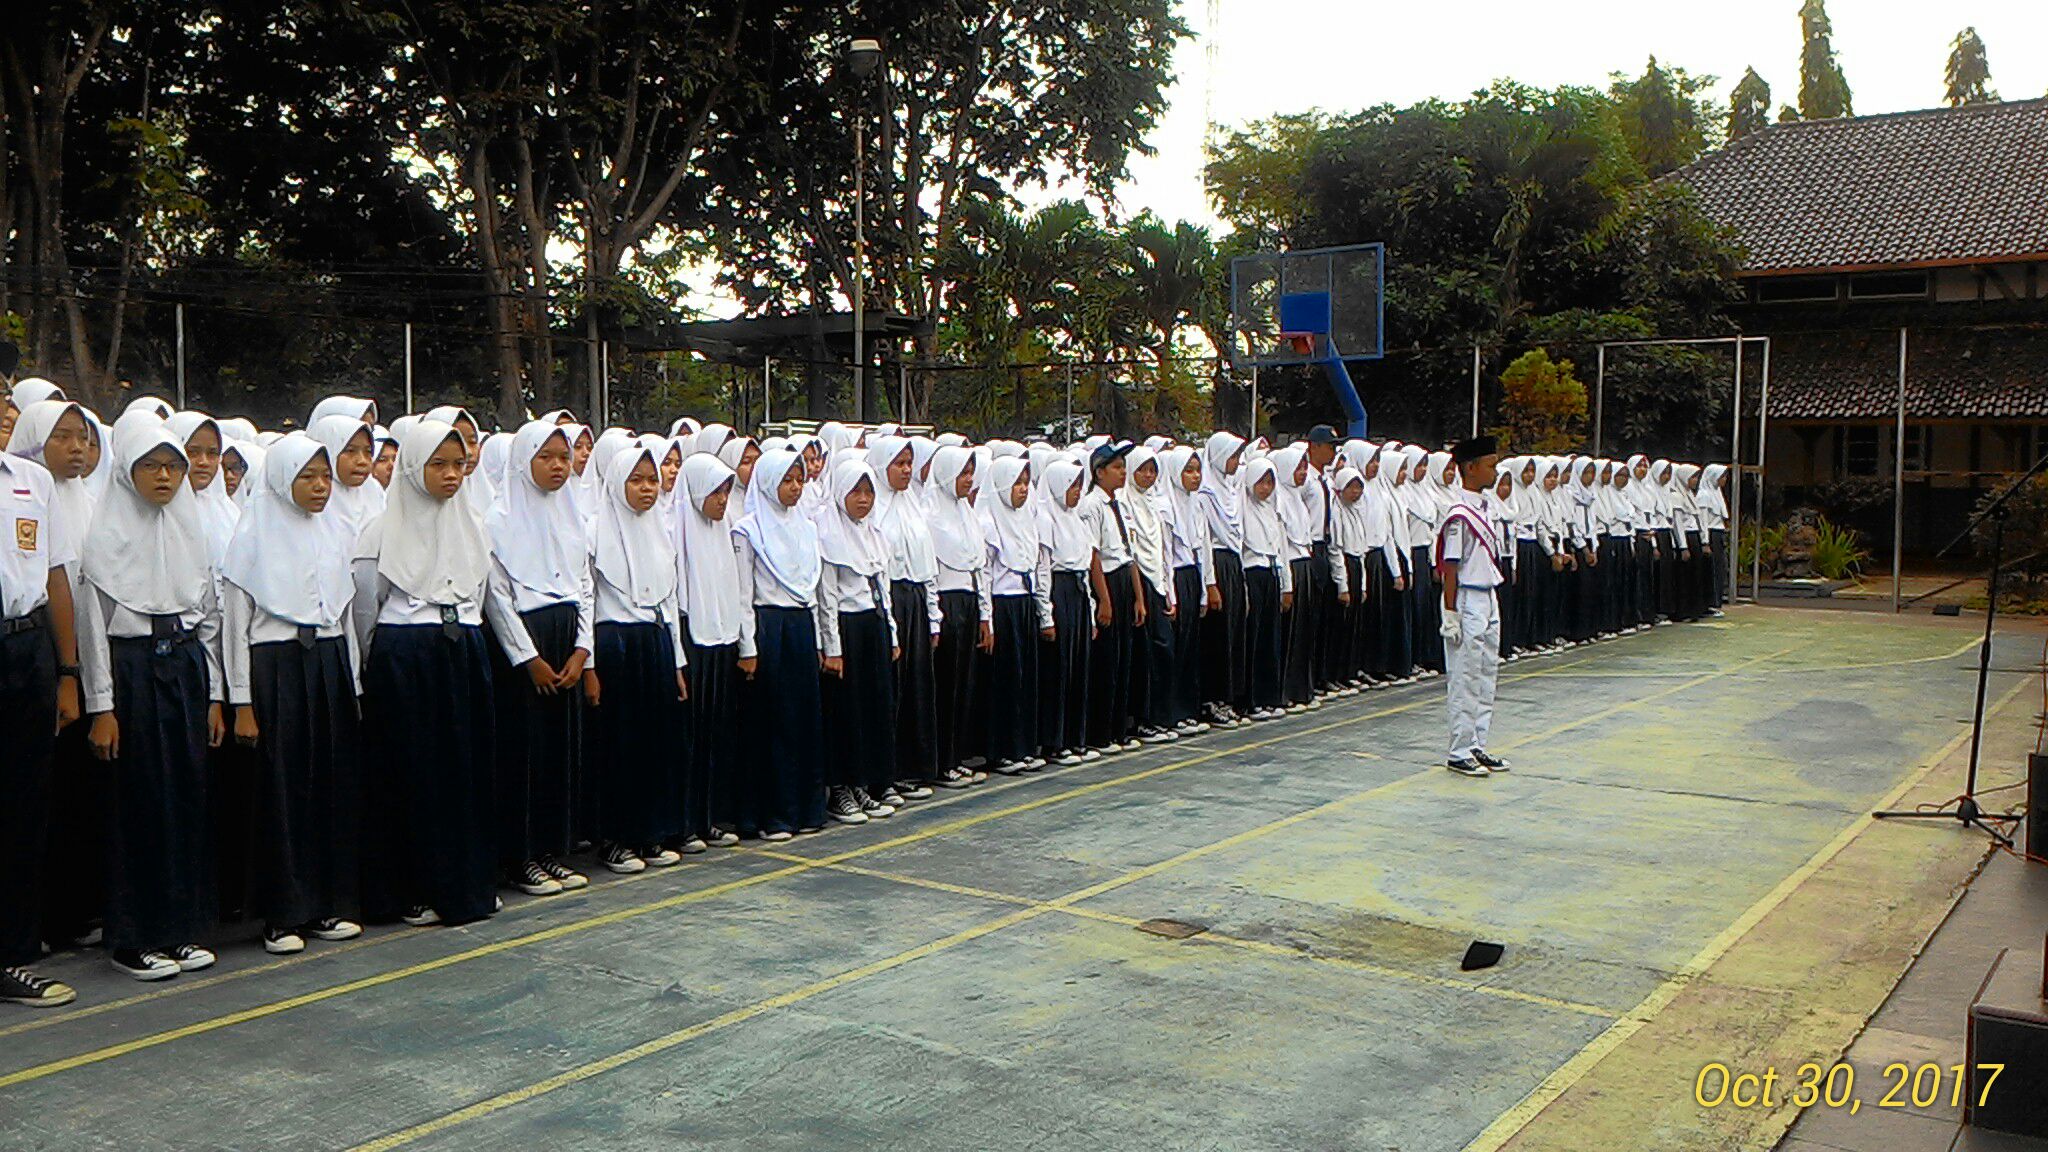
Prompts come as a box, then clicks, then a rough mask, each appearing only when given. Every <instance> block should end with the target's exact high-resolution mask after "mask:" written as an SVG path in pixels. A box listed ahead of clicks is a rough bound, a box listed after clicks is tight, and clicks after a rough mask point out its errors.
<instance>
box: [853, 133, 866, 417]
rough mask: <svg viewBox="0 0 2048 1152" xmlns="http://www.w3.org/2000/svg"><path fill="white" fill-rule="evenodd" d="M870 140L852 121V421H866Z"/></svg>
mask: <svg viewBox="0 0 2048 1152" xmlns="http://www.w3.org/2000/svg"><path fill="white" fill-rule="evenodd" d="M867 137H868V134H867V133H866V132H864V131H862V130H861V126H860V117H859V116H855V117H854V118H853V419H854V423H856V424H858V423H863V422H865V421H866V420H867V418H868V414H867V370H868V360H867V291H866V280H867V205H866V196H865V195H864V193H865V191H866V184H867Z"/></svg>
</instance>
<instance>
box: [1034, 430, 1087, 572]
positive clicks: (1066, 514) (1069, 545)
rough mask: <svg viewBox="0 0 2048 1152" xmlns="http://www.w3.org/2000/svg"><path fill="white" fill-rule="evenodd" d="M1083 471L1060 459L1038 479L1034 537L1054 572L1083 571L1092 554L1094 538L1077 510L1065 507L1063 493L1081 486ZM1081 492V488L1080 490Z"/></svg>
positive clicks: (1048, 467)
mask: <svg viewBox="0 0 2048 1152" xmlns="http://www.w3.org/2000/svg"><path fill="white" fill-rule="evenodd" d="M1087 471H1088V470H1087V469H1086V468H1084V467H1082V466H1081V465H1080V464H1079V463H1077V462H1075V461H1073V460H1069V459H1067V458H1066V457H1064V456H1062V457H1060V458H1059V459H1057V460H1054V461H1053V462H1052V463H1050V464H1047V465H1046V466H1045V475H1043V476H1041V477H1040V478H1039V480H1038V490H1039V493H1040V496H1039V500H1038V538H1039V540H1041V541H1043V542H1044V544H1045V546H1046V547H1047V548H1049V549H1051V550H1052V568H1053V571H1055V572H1085V571H1087V570H1088V565H1089V561H1090V560H1091V559H1093V558H1094V555H1095V536H1094V534H1092V533H1090V532H1089V531H1088V524H1087V522H1086V521H1084V520H1082V519H1081V513H1080V511H1079V508H1078V505H1079V503H1080V502H1079V501H1075V504H1076V505H1077V507H1074V508H1069V507H1067V493H1069V492H1071V491H1073V490H1074V485H1076V484H1080V483H1082V482H1083V481H1082V479H1081V478H1082V477H1083V476H1084V475H1086V474H1087ZM1084 491H1085V489H1084Z"/></svg>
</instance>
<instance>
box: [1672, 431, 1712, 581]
mask: <svg viewBox="0 0 2048 1152" xmlns="http://www.w3.org/2000/svg"><path fill="white" fill-rule="evenodd" d="M1664 475H1665V481H1664V490H1665V494H1666V499H1667V500H1668V502H1669V503H1670V505H1671V537H1672V546H1673V547H1674V548H1675V549H1676V550H1677V552H1678V563H1677V569H1676V573H1675V575H1676V581H1675V582H1676V584H1677V590H1676V591H1675V592H1674V594H1673V595H1672V603H1673V605H1674V606H1675V608H1676V611H1674V612H1673V613H1672V617H1671V618H1672V619H1674V620H1697V619H1699V618H1700V617H1702V616H1704V615H1706V614H1707V597H1708V595H1709V589H1710V588H1711V587H1712V584H1713V575H1712V573H1710V572H1709V571H1708V565H1709V564H1710V561H1708V559H1707V549H1706V528H1705V525H1704V522H1703V518H1702V516H1701V515H1700V505H1699V501H1698V500H1697V499H1696V498H1695V497H1694V496H1693V491H1692V485H1693V484H1694V483H1696V482H1697V481H1698V480H1699V475H1700V470H1699V466H1698V465H1697V464H1676V463H1670V462H1666V464H1665V465H1664Z"/></svg>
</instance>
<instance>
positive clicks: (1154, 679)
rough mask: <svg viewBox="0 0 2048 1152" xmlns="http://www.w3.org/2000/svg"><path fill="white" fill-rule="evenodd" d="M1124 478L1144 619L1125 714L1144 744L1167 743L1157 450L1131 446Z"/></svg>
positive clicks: (1167, 620) (1168, 659)
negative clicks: (1128, 702)
mask: <svg viewBox="0 0 2048 1152" xmlns="http://www.w3.org/2000/svg"><path fill="white" fill-rule="evenodd" d="M1124 464H1125V469H1124V470H1125V473H1126V474H1127V476H1128V478H1129V483H1128V485H1127V488H1128V491H1126V492H1125V499H1124V500H1122V501H1121V503H1122V504H1123V506H1124V512H1125V513H1126V518H1127V519H1128V520H1129V521H1130V524H1129V528H1130V534H1131V555H1132V557H1133V558H1134V562H1135V563H1136V564H1137V566H1138V578H1139V580H1141V581H1142V582H1143V586H1142V591H1143V594H1144V596H1145V622H1144V624H1143V625H1141V626H1140V627H1139V629H1138V632H1137V635H1136V636H1135V637H1134V641H1135V643H1134V645H1133V648H1132V652H1131V716H1132V718H1133V719H1134V720H1135V721H1136V724H1137V736H1138V740H1139V742H1140V743H1144V744H1169V743H1172V742H1173V741H1175V740H1178V739H1180V733H1179V732H1178V731H1176V730H1175V725H1176V724H1177V723H1178V722H1179V717H1177V716H1176V715H1174V711H1173V701H1172V697H1173V667H1174V660H1175V658H1176V657H1175V653H1174V650H1173V626H1174V616H1175V611H1176V605H1177V599H1176V596H1175V592H1174V582H1173V567H1172V564H1171V561H1170V559H1169V557H1168V554H1167V539H1166V536H1167V530H1166V522H1165V521H1164V520H1163V519H1161V518H1160V515H1159V503H1158V502H1159V498H1160V496H1161V495H1162V493H1161V491H1160V490H1161V488H1162V487H1163V486H1164V484H1165V482H1164V481H1163V480H1162V479H1161V476H1160V468H1159V454H1158V453H1157V452H1154V451H1153V450H1152V449H1150V448H1142V447H1141V448H1133V449H1131V454H1130V455H1129V456H1126V457H1125V458H1124Z"/></svg>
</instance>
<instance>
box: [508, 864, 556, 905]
mask: <svg viewBox="0 0 2048 1152" xmlns="http://www.w3.org/2000/svg"><path fill="white" fill-rule="evenodd" d="M512 886H513V887H515V888H517V889H519V890H520V891H521V892H524V893H526V894H527V895H528V896H559V895H561V894H562V882H561V881H560V880H557V879H555V878H554V877H553V876H550V875H548V874H547V870H546V869H544V868H542V867H541V866H540V862H539V861H538V860H528V861H527V862H526V866H525V867H523V868H521V869H520V870H519V875H518V876H517V877H515V878H514V879H513V881H512Z"/></svg>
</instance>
